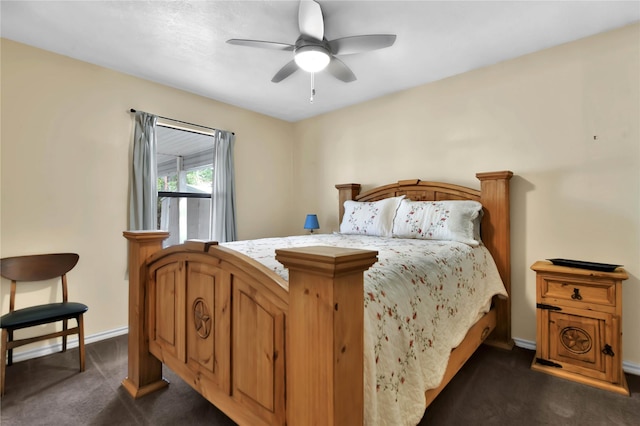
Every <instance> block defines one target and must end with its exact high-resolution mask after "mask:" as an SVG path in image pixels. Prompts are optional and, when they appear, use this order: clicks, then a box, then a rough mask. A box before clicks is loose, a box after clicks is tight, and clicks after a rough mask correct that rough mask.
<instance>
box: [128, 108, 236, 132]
mask: <svg viewBox="0 0 640 426" xmlns="http://www.w3.org/2000/svg"><path fill="white" fill-rule="evenodd" d="M129 111H130V112H137V111H136V110H135V109H133V108H131V109H130V110H129ZM140 112H145V111H140ZM147 114H150V113H147ZM153 115H155V114H153ZM156 117H158V118H162V119H163V120H169V121H175V122H176V123H182V124H188V125H189V126H196V127H201V128H203V129H209V130H213V131H216V130H219V129H214V128H213V127H207V126H201V125H200V124H194V123H189V122H188V121H182V120H176V119H175V118H169V117H163V116H161V115H156ZM231 134H232V135H234V136H235V132H231Z"/></svg>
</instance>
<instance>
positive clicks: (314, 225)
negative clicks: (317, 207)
mask: <svg viewBox="0 0 640 426" xmlns="http://www.w3.org/2000/svg"><path fill="white" fill-rule="evenodd" d="M318 228H320V225H319V224H318V216H316V215H315V214H308V215H307V219H306V220H305V221H304V229H310V230H311V233H312V234H313V230H314V229H318Z"/></svg>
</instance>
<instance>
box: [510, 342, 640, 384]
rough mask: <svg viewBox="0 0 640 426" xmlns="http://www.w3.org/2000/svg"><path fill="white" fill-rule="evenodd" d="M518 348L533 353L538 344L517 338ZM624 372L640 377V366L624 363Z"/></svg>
mask: <svg viewBox="0 0 640 426" xmlns="http://www.w3.org/2000/svg"><path fill="white" fill-rule="evenodd" d="M513 341H514V342H515V344H516V346H517V347H519V348H524V349H529V350H532V351H535V350H536V342H532V341H531V340H524V339H518V338H517V337H514V338H513ZM622 370H624V372H625V373H629V374H633V375H635V376H640V365H639V364H634V363H631V362H628V361H622Z"/></svg>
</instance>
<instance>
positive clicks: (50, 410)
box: [0, 336, 640, 426]
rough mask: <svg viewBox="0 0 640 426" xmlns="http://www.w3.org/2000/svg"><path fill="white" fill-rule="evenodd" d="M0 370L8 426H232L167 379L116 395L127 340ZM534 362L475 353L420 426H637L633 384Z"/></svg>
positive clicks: (634, 379) (521, 353)
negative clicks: (596, 380) (577, 377)
mask: <svg viewBox="0 0 640 426" xmlns="http://www.w3.org/2000/svg"><path fill="white" fill-rule="evenodd" d="M86 356H87V358H86V364H87V369H86V371H85V372H83V373H79V372H78V371H77V364H78V351H77V349H71V350H69V351H68V352H66V353H59V354H53V355H48V356H45V357H41V358H37V359H31V360H27V361H23V362H19V363H16V364H14V365H13V366H11V367H7V378H6V395H5V396H4V397H3V398H2V405H1V416H0V423H1V424H2V426H10V425H16V426H17V425H30V426H31V425H34V426H35V425H69V426H72V425H205V424H206V425H233V424H234V423H233V422H232V421H231V420H229V419H228V418H227V417H226V416H225V415H224V414H222V413H221V412H220V411H219V410H217V409H216V408H215V407H214V406H213V405H211V404H210V403H209V402H207V401H206V400H205V399H204V398H202V397H201V396H200V395H198V394H197V393H196V392H195V391H194V390H192V389H191V388H190V387H189V386H188V385H187V384H186V383H185V382H183V381H182V380H180V379H179V378H177V377H176V376H175V375H174V374H173V373H172V372H171V371H169V370H167V369H165V377H167V378H168V379H169V381H170V382H171V385H170V386H169V387H168V388H166V389H164V390H161V391H159V392H156V393H154V394H151V395H148V396H145V397H143V398H140V399H138V400H134V399H132V398H131V397H130V396H129V395H128V394H127V393H126V392H125V391H124V389H123V388H122V387H121V386H120V382H121V381H122V379H123V378H124V377H125V376H126V374H127V336H120V337H116V338H113V339H108V340H104V341H101V342H97V343H93V344H90V345H87V346H86ZM532 357H533V352H532V351H528V350H525V349H521V348H515V349H514V350H513V351H509V352H508V351H502V350H499V349H494V348H490V347H484V346H483V347H481V348H480V349H479V350H478V352H476V354H474V356H473V357H472V358H471V359H470V360H469V362H468V363H467V364H466V365H465V366H464V367H463V369H462V370H461V371H460V372H459V373H458V375H457V376H456V377H455V378H454V379H453V381H452V382H451V383H450V384H449V386H447V388H446V389H445V390H444V391H443V393H441V394H440V396H439V397H438V398H437V399H436V400H435V401H434V402H433V404H432V405H431V406H430V407H429V408H428V409H427V411H426V413H425V417H424V419H423V420H422V422H421V423H420V424H421V425H426V424H429V425H523V426H526V425H556V426H557V425H603V426H604V425H607V426H610V425H625V426H634V425H640V376H632V375H627V380H628V382H629V386H630V388H631V391H632V395H631V397H626V396H621V395H617V394H615V393H611V392H607V391H603V390H599V389H595V388H592V387H589V386H585V385H581V384H578V383H574V382H571V381H568V380H563V379H559V378H555V377H552V376H548V375H546V374H543V373H539V372H535V371H531V370H530V368H529V366H530V364H531V359H532Z"/></svg>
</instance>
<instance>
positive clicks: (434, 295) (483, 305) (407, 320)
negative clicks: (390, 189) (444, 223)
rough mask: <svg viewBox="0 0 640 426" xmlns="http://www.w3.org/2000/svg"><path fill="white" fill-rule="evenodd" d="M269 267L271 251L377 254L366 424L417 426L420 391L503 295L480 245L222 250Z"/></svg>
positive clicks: (369, 316)
mask: <svg viewBox="0 0 640 426" xmlns="http://www.w3.org/2000/svg"><path fill="white" fill-rule="evenodd" d="M223 245H224V246H226V247H229V248H231V249H234V250H237V251H239V252H241V253H244V254H246V255H248V256H250V257H252V258H254V259H256V260H258V261H259V262H261V263H263V264H264V265H266V266H267V267H269V268H271V269H273V270H274V271H275V272H277V273H278V274H279V275H281V276H282V277H283V278H284V279H288V271H287V270H286V269H285V268H284V267H283V266H282V265H281V264H280V263H279V262H278V261H276V260H275V258H274V256H275V249H276V248H290V247H303V246H313V245H328V246H339V247H351V248H362V249H370V250H377V251H378V252H379V254H378V259H379V260H378V262H377V263H376V264H374V265H373V266H372V267H371V268H370V269H369V270H368V271H366V272H365V294H364V303H365V321H364V328H365V337H364V351H365V354H364V364H365V365H364V380H365V384H364V388H365V424H367V425H415V424H417V423H418V422H419V421H420V419H421V418H422V415H423V414H424V402H425V399H424V393H425V391H426V390H428V389H431V388H435V387H437V386H438V385H439V384H440V382H441V381H442V377H443V375H444V371H445V369H446V365H447V362H448V359H449V354H450V352H451V350H452V349H453V348H455V347H456V346H458V345H459V344H460V342H461V341H462V339H463V338H464V336H465V334H466V333H467V330H468V329H469V328H470V327H471V326H472V325H473V324H474V323H475V322H476V321H477V320H478V318H479V316H480V315H481V314H482V313H484V312H486V310H487V309H488V307H489V304H490V300H491V297H492V296H494V295H496V294H501V295H504V296H506V295H507V293H506V291H505V289H504V285H503V284H502V281H501V279H500V276H499V273H498V270H497V268H496V266H495V263H494V261H493V258H492V257H491V255H490V253H489V251H488V250H487V249H486V248H485V247H484V246H482V245H481V246H479V247H470V246H468V245H466V244H463V243H457V242H444V241H431V240H416V239H398V238H384V237H371V236H360V235H342V234H318V235H309V236H298V237H287V238H267V239H260V240H251V241H238V242H232V243H225V244H223Z"/></svg>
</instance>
